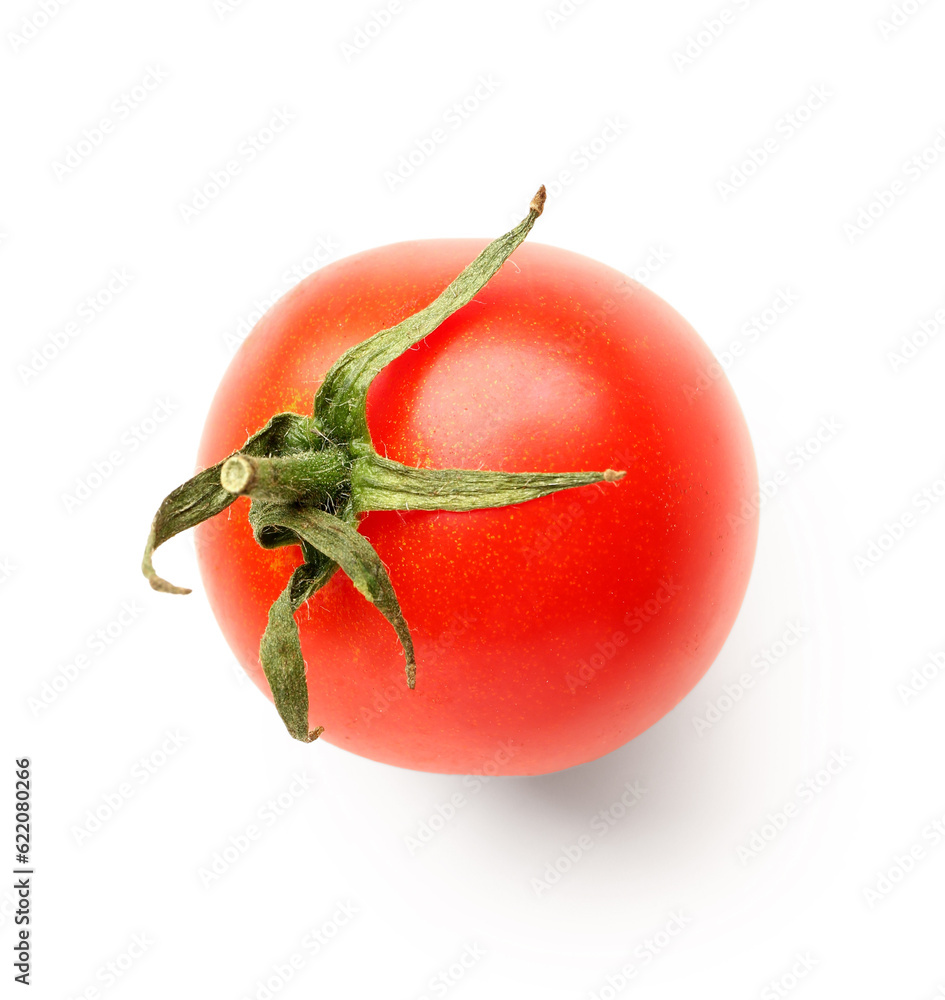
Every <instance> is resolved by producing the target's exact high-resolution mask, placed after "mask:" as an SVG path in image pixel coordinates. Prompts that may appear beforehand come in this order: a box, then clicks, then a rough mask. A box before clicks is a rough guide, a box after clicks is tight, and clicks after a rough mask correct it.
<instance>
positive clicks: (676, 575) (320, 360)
mask: <svg viewBox="0 0 945 1000" xmlns="http://www.w3.org/2000/svg"><path fill="white" fill-rule="evenodd" d="M483 246H484V241H481V240H427V241H419V242H411V243H400V244H396V245H393V246H387V247H381V248H379V249H376V250H370V251H367V252H365V253H360V254H356V255H354V256H352V257H349V258H347V259H345V260H342V261H339V262H337V263H335V264H332V265H330V266H328V267H325V268H323V269H322V270H320V271H318V272H316V273H315V274H313V275H311V276H310V277H309V278H307V279H306V280H305V281H303V282H302V283H301V284H300V285H298V286H297V287H296V288H294V289H293V290H292V291H290V292H289V293H288V294H286V295H285V296H284V297H283V298H282V299H281V300H280V301H279V302H278V303H276V305H275V306H273V308H272V309H271V310H270V311H269V312H268V313H267V314H266V315H265V316H264V317H263V319H262V320H261V321H260V322H259V324H258V325H257V327H256V328H255V330H253V332H252V333H251V334H250V336H249V337H248V338H247V339H246V342H245V343H244V344H243V346H242V347H241V348H240V350H239V352H238V354H237V355H236V357H235V358H234V360H233V362H232V364H231V365H230V367H229V369H228V371H227V372H226V375H225V376H224V379H223V382H222V384H221V386H220V388H219V390H218V392H217V394H216V397H215V399H214V401H213V404H212V407H211V410H210V415H209V417H208V419H207V425H206V428H205V431H204V435H203V440H202V443H201V446H200V453H199V461H200V464H201V466H202V467H205V466H209V465H212V464H214V463H215V462H218V461H220V460H221V459H222V458H224V457H225V456H226V455H228V454H229V453H230V452H232V451H234V450H237V449H239V448H240V447H241V446H242V444H243V442H244V441H245V440H246V438H247V436H248V435H249V434H250V433H252V432H254V431H256V430H257V429H259V428H260V427H262V426H263V425H264V424H265V423H266V421H267V420H268V419H269V417H270V416H271V415H272V414H273V413H277V412H280V411H283V410H293V411H295V412H298V413H302V414H310V413H311V409H312V400H313V397H314V394H315V391H316V389H317V388H318V386H319V384H320V382H321V380H322V378H323V377H324V375H325V373H326V372H327V370H328V369H329V367H330V366H331V364H332V363H333V362H334V361H335V360H336V359H337V358H338V357H339V356H340V355H341V354H342V353H343V352H344V351H345V350H347V349H348V348H349V347H351V346H352V345H353V344H355V343H357V342H358V341H360V340H363V339H365V338H367V337H368V336H370V335H371V334H373V333H375V332H376V331H377V330H380V329H382V328H385V327H389V326H392V325H394V324H395V323H397V322H399V321H400V320H401V319H403V318H404V317H406V316H408V315H410V314H411V313H413V312H415V311H416V310H417V309H419V308H421V307H423V306H424V305H426V304H427V303H428V302H430V301H431V300H432V299H434V298H435V297H436V296H437V295H438V294H439V293H440V292H441V291H442V289H443V288H444V287H445V286H446V285H448V284H449V282H450V281H451V280H452V279H453V278H454V277H455V276H456V275H457V274H458V273H459V272H460V271H461V270H462V269H463V268H464V267H465V266H466V264H468V263H469V261H470V260H472V259H473V257H475V255H476V254H477V253H478V252H479V251H480V250H481V249H482V247H483ZM713 365H714V359H713V357H712V354H711V352H710V351H709V349H708V348H707V347H706V345H705V344H704V343H703V342H702V341H701V340H700V339H699V337H698V336H697V335H696V333H695V331H694V330H693V329H692V328H691V327H690V326H689V324H688V323H686V321H685V320H684V319H683V318H682V317H681V316H679V314H678V313H676V312H675V311H674V310H673V309H672V308H671V307H670V306H668V305H667V304H666V303H665V302H663V301H662V300H661V299H660V298H658V297H657V296H656V295H654V294H653V293H652V292H650V291H648V290H647V289H646V288H644V287H643V286H641V285H639V284H638V283H636V282H634V281H631V280H630V279H629V278H626V277H625V276H624V275H622V274H620V273H619V272H617V271H615V270H612V269H611V268H609V267H606V266H604V265H603V264H600V263H597V262H595V261H593V260H590V259H589V258H586V257H583V256H580V255H578V254H574V253H570V252H567V251H565V250H560V249H556V248H554V247H549V246H543V245H541V244H536V243H527V244H525V245H523V246H521V247H519V248H518V249H517V250H516V251H515V253H514V254H513V256H512V258H511V259H510V260H509V262H508V263H506V265H505V266H504V267H503V268H502V269H501V271H500V272H499V273H498V274H497V275H496V276H495V277H494V278H493V279H492V281H491V282H490V283H489V284H488V285H487V286H486V287H485V288H484V289H483V290H482V291H481V292H480V293H479V294H478V295H477V296H476V298H475V300H474V301H473V302H471V303H470V304H469V305H468V306H466V307H465V308H463V309H461V310H460V311H459V312H457V313H456V314H455V315H453V316H452V317H451V318H449V319H448V320H446V322H445V323H444V324H443V325H442V326H441V327H440V328H439V329H437V330H436V331H435V332H434V333H433V334H432V335H430V336H429V337H428V338H427V340H426V341H424V342H422V343H421V344H420V345H419V346H418V347H417V348H416V349H413V350H410V351H407V352H406V354H405V355H403V356H402V357H400V358H399V359H397V360H396V361H394V362H393V363H392V364H390V365H389V367H388V368H387V369H386V370H385V371H384V372H382V373H381V375H380V376H379V377H378V378H377V380H376V381H375V383H374V385H373V386H372V387H371V390H370V394H369V396H368V421H369V426H370V430H371V434H372V437H373V440H374V444H375V447H376V448H377V450H378V451H379V452H380V454H381V455H385V454H386V455H388V456H389V457H390V458H393V459H397V460H398V461H401V462H404V463H408V464H411V465H418V466H424V467H442V468H448V467H453V468H472V469H476V468H484V469H498V470H503V471H509V472H526V471H539V472H565V471H567V472H571V471H581V470H600V469H607V468H615V469H626V471H627V475H626V477H625V478H624V479H623V480H622V481H621V482H619V483H601V484H599V485H595V486H583V487H579V488H576V489H570V490H565V491H562V492H560V493H556V494H554V495H551V496H547V497H543V498H542V499H539V500H532V501H529V502H527V503H524V504H521V505H518V506H512V507H505V508H501V509H491V510H481V511H471V512H468V513H443V512H432V513H429V512H420V511H417V512H407V513H397V512H373V513H370V514H368V515H366V516H365V517H364V518H363V519H362V521H361V524H360V529H359V530H360V531H361V532H362V533H363V534H364V535H366V536H367V538H368V539H369V540H370V541H371V543H372V544H373V545H374V547H375V549H376V550H377V552H378V553H379V554H380V557H381V559H382V560H383V561H384V563H385V565H386V566H387V569H388V571H389V574H390V578H391V581H392V583H393V585H394V588H395V590H396V592H397V595H398V597H399V600H400V605H401V607H402V609H403V613H404V617H405V618H406V621H407V624H408V625H409V627H410V630H411V632H412V634H413V638H414V643H415V646H416V654H417V684H416V689H415V690H413V691H410V690H408V688H407V684H406V681H405V678H404V659H403V653H402V651H401V648H400V644H399V642H398V640H397V637H396V635H395V634H394V632H393V630H392V629H391V627H390V625H389V624H388V622H387V621H385V619H384V618H383V617H382V616H381V614H380V613H379V612H378V611H377V609H376V608H375V607H373V606H372V605H370V604H368V603H367V602H366V601H365V600H364V598H363V597H361V596H360V594H358V593H357V592H356V591H355V589H354V588H353V586H352V584H351V583H350V581H349V580H348V578H347V577H346V576H345V575H344V574H343V573H337V574H336V575H335V576H334V577H333V579H332V580H331V582H330V583H329V584H328V585H327V586H326V587H325V588H324V589H323V590H321V591H320V592H318V593H316V594H315V596H314V597H313V598H312V599H311V600H310V601H309V602H308V604H306V605H305V606H304V607H303V608H302V609H301V610H300V611H299V613H298V614H297V615H296V618H297V620H298V622H299V626H300V632H301V643H302V651H303V654H304V657H305V662H306V666H307V678H308V689H309V705H310V708H309V724H310V726H311V727H312V728H314V727H315V726H324V728H325V731H324V734H323V735H322V737H321V739H322V740H327V741H328V742H330V743H333V744H335V745H337V746H340V747H344V748H345V749H347V750H351V751H353V752H354V753H357V754H361V755H362V756H365V757H369V758H372V759H374V760H378V761H385V762H387V763H390V764H396V765H399V766H401V767H409V768H417V769H422V770H426V771H440V772H448V773H486V774H541V773H545V772H549V771H555V770H558V769H561V768H565V767H570V766H572V765H575V764H581V763H583V762H585V761H590V760H593V759H595V758H597V757H600V756H601V755H602V754H606V753H607V752H608V751H611V750H614V749H615V748H617V747H619V746H621V745H622V744H624V743H626V742H627V741H628V740H630V739H632V738H633V737H634V736H636V735H637V734H639V733H641V732H642V731H643V730H645V729H646V728H647V727H648V726H651V725H652V724H653V723H654V722H656V721H657V720H658V719H659V718H660V717H661V716H663V715H664V714H665V713H666V712H668V711H669V710H670V709H671V708H672V707H673V706H674V705H676V704H677V703H678V702H679V701H680V699H681V698H682V697H683V696H684V695H685V694H686V693H687V692H688V691H689V690H690V689H691V688H692V687H693V685H694V684H695V683H696V682H697V681H698V680H699V678H700V677H702V675H703V674H704V673H705V671H706V670H707V669H708V667H709V665H710V664H711V663H712V661H713V659H714V658H715V657H716V655H717V654H718V652H719V649H720V648H721V646H722V643H723V642H724V640H725V638H726V636H727V635H728V633H729V630H730V629H731V627H732V623H733V622H734V620H735V616H736V614H737V612H738V609H739V606H740V604H741V601H742V598H743V596H744V592H745V588H746V586H747V583H748V577H749V574H750V571H751V565H752V560H753V557H754V551H755V543H756V535H757V518H756V517H754V516H752V515H751V514H750V513H749V514H748V516H747V517H746V516H745V512H746V510H748V511H750V510H753V509H754V508H753V507H752V505H751V503H750V500H751V498H754V497H755V496H756V494H757V472H756V468H755V462H754V455H753V451H752V447H751V442H750V439H749V436H748V431H747V429H746V426H745V421H744V418H743V417H742V413H741V411H740V409H739V406H738V403H737V401H736V399H735V396H734V394H733V393H732V390H731V388H730V386H729V384H728V382H727V380H726V379H725V377H724V376H721V375H719V377H716V378H712V377H711V374H712V373H717V372H718V370H717V369H716V368H715V367H713ZM746 500H748V501H749V504H748V507H747V508H746V507H745V506H743V505H744V504H745V501H746ZM248 506H249V502H248V500H247V499H245V498H240V499H239V500H238V501H237V502H236V503H235V504H233V506H232V507H230V508H229V510H228V511H226V512H224V513H223V514H221V515H218V516H217V517H215V518H213V519H212V520H211V521H209V522H206V523H204V524H202V525H200V526H199V527H198V528H197V550H198V555H199V560H200V568H201V573H202V576H203V579H204V583H205V585H206V590H207V594H208V595H209V599H210V603H211V605H212V607H213V610H214V613H215V614H216V617H217V620H218V622H219V624H220V627H221V628H222V630H223V632H224V635H225V636H226V638H227V641H228V642H229V644H230V646H231V647H232V649H233V651H234V653H235V655H236V656H237V658H238V659H239V661H240V663H242V665H243V667H244V668H245V669H246V670H247V672H248V673H249V675H250V676H251V677H252V679H253V680H254V681H255V682H256V684H257V685H258V686H259V687H260V688H261V689H262V690H263V691H264V692H266V693H267V694H268V693H269V687H268V684H267V682H266V679H265V676H264V675H263V672H262V669H261V667H260V665H259V640H260V636H261V635H262V633H263V630H264V629H265V627H266V620H267V613H268V610H269V606H270V604H272V602H273V601H274V600H275V598H276V597H277V596H278V595H279V593H280V591H281V590H282V588H283V587H284V586H285V584H286V581H287V580H288V578H289V576H290V573H291V571H292V569H293V568H294V567H295V566H296V565H298V564H299V563H300V562H301V556H300V550H299V549H298V548H296V547H290V548H283V549H279V550H276V551H266V550H263V549H262V548H260V547H259V546H258V545H257V544H256V542H255V541H254V540H253V535H252V532H251V530H250V528H249V525H248V524H247V520H246V513H247V510H248ZM273 733H274V738H279V739H282V738H284V735H285V734H284V732H283V730H282V727H281V726H280V725H279V723H278V720H277V719H276V718H275V716H274V718H273ZM313 752H317V744H316V745H315V748H313Z"/></svg>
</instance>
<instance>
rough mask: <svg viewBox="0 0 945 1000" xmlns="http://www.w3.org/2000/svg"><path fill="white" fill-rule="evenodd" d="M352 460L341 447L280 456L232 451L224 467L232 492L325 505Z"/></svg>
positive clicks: (223, 476) (222, 477)
mask: <svg viewBox="0 0 945 1000" xmlns="http://www.w3.org/2000/svg"><path fill="white" fill-rule="evenodd" d="M347 475H348V463H347V461H346V460H345V456H344V454H343V452H342V451H341V449H340V448H336V447H334V446H329V447H327V448H323V449H321V450H320V451H304V452H297V453H295V454H292V455H285V456H282V457H276V458H256V457H254V456H253V455H243V454H238V455H232V456H231V457H230V458H228V459H227V460H226V461H225V462H224V463H223V467H222V468H221V469H220V484H221V485H222V487H223V488H224V489H225V490H226V491H227V492H228V493H234V494H236V495H238V496H250V497H253V498H254V499H257V500H269V501H272V502H273V503H291V502H293V501H296V502H299V501H303V500H304V501H305V502H306V503H313V504H316V505H319V506H320V505H321V504H322V503H324V502H325V501H326V500H327V499H328V498H329V497H330V496H332V495H333V494H334V493H335V492H336V491H337V490H338V487H340V486H341V484H342V483H344V481H345V479H346V478H347Z"/></svg>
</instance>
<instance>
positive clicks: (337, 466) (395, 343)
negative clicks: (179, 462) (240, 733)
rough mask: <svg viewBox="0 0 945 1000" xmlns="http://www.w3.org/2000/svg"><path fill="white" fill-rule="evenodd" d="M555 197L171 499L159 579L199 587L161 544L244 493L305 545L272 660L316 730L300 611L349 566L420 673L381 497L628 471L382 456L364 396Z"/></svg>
mask: <svg viewBox="0 0 945 1000" xmlns="http://www.w3.org/2000/svg"><path fill="white" fill-rule="evenodd" d="M544 203H545V188H544V186H542V187H541V188H540V189H539V190H538V193H537V194H536V195H535V197H534V198H533V199H532V201H531V204H530V205H529V211H528V215H527V216H526V217H525V218H524V219H523V220H522V221H521V222H520V223H519V224H518V225H517V226H516V227H515V228H514V229H512V230H510V231H509V232H508V233H506V234H505V235H504V236H501V237H500V238H499V239H497V240H495V241H494V242H493V243H490V244H489V246H487V247H486V248H485V250H483V251H482V253H481V254H479V256H478V257H477V258H476V259H475V260H474V261H473V262H472V263H471V264H469V266H468V267H466V269H465V270H464V271H463V272H462V273H461V274H460V275H459V276H458V277H457V278H456V279H455V280H454V281H453V282H452V283H451V284H450V285H449V286H448V287H447V288H446V289H445V290H444V291H443V292H441V293H440V295H439V296H438V297H437V298H436V299H434V301H433V302H431V303H430V305H428V306H426V308H424V309H421V310H420V311H419V312H417V313H414V314H413V315H412V316H408V317H407V318H406V319H405V320H403V321H402V322H400V323H398V324H397V325H396V326H393V327H390V329H387V330H381V331H380V332H378V333H376V334H374V336H372V337H369V338H368V339H367V340H365V341H362V342H361V343H360V344H357V345H355V346H354V347H352V348H351V349H350V350H349V351H347V352H345V354H343V355H342V356H341V357H340V358H339V359H338V360H337V361H336V362H335V364H334V365H333V366H332V367H331V370H330V371H329V372H328V374H327V375H326V376H325V380H324V382H323V383H322V385H321V387H320V388H319V390H318V392H317V394H316V396H315V405H314V411H313V414H312V415H311V416H302V415H301V414H297V413H277V414H276V415H275V416H274V417H272V419H271V420H270V421H269V422H268V423H267V424H266V426H265V427H263V428H262V429H261V430H259V431H257V432H256V433H255V434H253V435H252V436H251V437H250V438H249V439H248V440H247V442H246V443H245V444H244V445H243V447H242V448H241V449H240V451H238V452H235V453H234V454H232V455H230V456H229V457H228V458H226V459H224V460H223V461H222V462H218V463H217V464H216V465H214V466H211V467H210V468H208V469H205V470H204V471H203V472H201V473H199V474H198V475H196V476H194V477H193V478H192V479H189V480H188V481H187V482H186V483H184V484H183V485H182V486H178V488H177V489H176V490H174V491H173V493H171V494H169V495H168V496H167V497H166V498H165V499H164V502H163V503H162V504H161V506H160V508H159V509H158V512H157V514H156V515H155V517H154V521H153V523H152V525H151V533H150V535H149V536H148V542H147V546H146V548H145V552H144V558H143V560H142V563H141V568H142V571H143V573H144V575H145V576H146V577H147V578H148V580H149V581H150V583H151V586H152V587H153V588H154V589H155V590H159V591H163V592H165V593H170V594H189V593H190V591H189V590H188V589H186V588H182V587H175V586H173V585H172V584H170V583H168V582H167V581H166V580H163V579H162V578H161V577H160V576H158V575H157V573H156V572H155V571H154V567H153V565H152V562H151V559H152V555H153V553H154V550H155V549H156V548H157V547H158V546H159V545H162V544H163V543H164V542H166V541H167V540H168V539H169V538H172V537H173V536H174V535H176V534H178V533H179V532H181V531H184V530H185V529H187V528H193V527H195V526H196V525H198V524H200V523H201V522H202V521H205V520H207V519H208V518H211V517H213V516H214V515H216V514H219V513H221V511H224V510H226V508H227V507H229V506H230V504H232V503H233V502H234V501H235V500H236V498H237V497H238V496H248V497H250V498H251V500H252V502H251V504H250V509H249V523H250V525H251V526H252V529H253V534H254V537H255V539H256V541H257V542H258V543H259V544H260V545H261V546H262V547H263V548H266V549H273V548H278V547H280V546H284V545H297V546H300V548H301V551H302V560H303V561H302V563H301V565H300V566H298V567H297V568H296V569H295V571H294V572H293V573H292V576H291V577H290V578H289V580H288V582H287V583H286V586H285V589H284V590H283V591H282V593H281V594H280V595H279V597H278V598H277V599H276V601H275V602H274V603H273V605H272V607H271V608H270V609H269V621H268V624H267V626H266V630H265V632H264V633H263V635H262V639H261V641H260V645H259V660H260V663H261V665H262V668H263V670H264V671H265V674H266V679H267V680H268V682H269V686H270V688H271V689H272V695H273V700H274V702H275V705H276V708H277V709H278V711H279V715H280V716H281V717H282V721H283V722H284V723H285V725H286V728H287V729H288V730H289V733H290V734H291V735H292V736H293V737H295V739H297V740H301V741H302V742H305V743H310V742H312V741H313V740H315V739H317V738H318V736H319V735H320V734H321V733H322V732H323V731H324V730H323V727H321V726H317V727H316V728H315V729H311V730H310V729H309V722H308V716H309V704H308V686H307V683H306V665H305V661H304V660H303V658H302V647H301V644H300V641H299V632H298V626H297V624H296V621H295V617H294V616H295V612H296V611H298V609H299V608H300V607H301V606H302V605H303V604H304V603H305V602H306V601H307V600H308V599H309V598H310V597H311V596H312V594H314V593H315V592H316V591H317V590H318V589H320V588H321V587H324V586H325V584H326V583H328V581H329V580H330V579H331V577H332V576H333V575H334V573H335V572H336V570H338V569H341V570H342V571H343V572H344V573H345V574H346V575H347V576H348V577H349V578H350V580H351V582H352V583H353V584H354V586H355V587H356V588H357V590H358V591H359V592H360V593H361V594H362V595H363V596H364V597H365V598H366V599H367V600H368V601H370V602H371V603H372V604H374V605H375V606H376V607H377V609H378V610H379V611H380V612H381V613H382V614H383V615H384V617H385V618H387V620H388V621H389V622H390V624H391V625H392V626H393V628H394V631H395V632H396V633H397V636H398V638H399V639H400V642H401V645H402V647H403V651H404V656H405V659H406V674H407V685H408V687H410V688H413V687H414V685H415V683H416V674H417V667H416V662H415V659H414V649H413V640H412V638H411V635H410V630H409V629H408V627H407V623H406V622H405V621H404V616H403V614H402V613H401V610H400V604H399V603H398V600H397V595H396V594H395V593H394V588H393V585H392V583H391V580H390V577H389V576H388V575H387V570H386V569H385V568H384V565H383V563H382V562H381V560H380V557H379V556H378V554H377V553H376V552H375V551H374V548H373V547H372V545H371V543H370V542H369V541H368V540H367V538H365V536H364V535H362V534H359V532H358V530H357V526H358V520H359V517H360V515H361V514H363V513H366V512H367V511H371V510H402V511H407V510H447V511H469V510H481V509H484V508H488V507H506V506H509V505H512V504H519V503H524V502H525V501H526V500H534V499H536V498H538V497H543V496H546V495H547V494H549V493H555V492H557V491H558V490H565V489H570V488H572V487H575V486H586V485H588V484H591V483H599V482H616V481H617V480H619V479H621V478H623V475H624V473H623V472H615V471H613V470H612V469H608V470H606V471H604V472H562V473H545V472H516V473H511V472H487V471H481V470H472V469H420V468H414V467H412V466H409V465H402V464H401V463H400V462H395V461H392V460H391V459H388V458H383V457H381V456H380V455H379V454H378V453H377V452H376V451H375V450H374V446H373V444H372V442H371V435H370V431H369V430H368V426H367V415H366V410H365V403H366V399H367V393H368V389H369V388H370V386H371V383H372V382H373V380H374V379H375V377H376V376H377V375H378V374H379V373H380V372H381V371H382V370H383V369H384V368H385V367H386V366H387V365H388V364H389V363H390V362H391V361H393V360H394V359H395V358H397V357H399V356H400V355H401V354H403V352H404V351H406V350H408V349H410V348H411V347H413V346H414V345H415V344H417V343H419V342H420V341H421V340H423V339H424V338H425V337H428V336H429V335H430V334H431V333H433V331H434V330H436V328H437V327H438V326H439V325H440V324H441V323H442V322H443V321H444V320H445V319H446V318H447V317H449V316H451V315H452V314H453V313H454V312H456V311H457V310H458V309H461V308H462V307H463V306H464V305H466V304H467V303H468V302H469V301H471V299H472V298H473V297H474V296H475V295H476V294H477V293H478V292H479V291H480V289H482V288H483V287H484V286H485V285H486V283H487V282H488V281H489V280H490V279H491V278H492V277H493V275H494V274H495V273H496V272H497V271H498V270H499V268H500V267H501V266H502V264H503V263H505V261H506V260H507V259H508V257H509V256H510V254H511V253H512V251H513V250H515V248H516V247H517V246H519V244H520V243H521V242H522V241H523V240H524V239H525V237H526V236H527V235H528V232H529V230H530V229H531V228H532V226H533V225H534V223H535V220H536V219H537V218H538V216H539V215H541V212H542V208H543V206H544Z"/></svg>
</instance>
